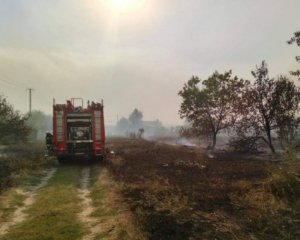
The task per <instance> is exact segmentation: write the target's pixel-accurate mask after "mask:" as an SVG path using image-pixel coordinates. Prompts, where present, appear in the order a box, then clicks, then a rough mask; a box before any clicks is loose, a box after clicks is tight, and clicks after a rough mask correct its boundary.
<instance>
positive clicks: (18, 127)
mask: <svg viewBox="0 0 300 240" xmlns="http://www.w3.org/2000/svg"><path fill="white" fill-rule="evenodd" d="M26 119H27V118H26V117H25V116H22V115H21V114H20V113H19V112H18V111H15V110H14V109H13V107H12V105H10V104H9V103H8V102H7V101H6V99H5V98H3V97H2V96H0V143H1V144H8V143H14V142H19V141H26V140H27V137H28V135H29V133H30V128H29V127H28V126H27V125H26Z"/></svg>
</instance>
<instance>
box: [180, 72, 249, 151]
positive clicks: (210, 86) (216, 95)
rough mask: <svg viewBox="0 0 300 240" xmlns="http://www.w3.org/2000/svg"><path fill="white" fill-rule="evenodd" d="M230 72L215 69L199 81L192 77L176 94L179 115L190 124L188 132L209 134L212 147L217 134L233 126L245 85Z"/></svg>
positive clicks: (198, 134)
mask: <svg viewBox="0 0 300 240" xmlns="http://www.w3.org/2000/svg"><path fill="white" fill-rule="evenodd" d="M231 75H232V71H231V70H230V71H228V72H225V73H224V74H221V73H218V72H217V71H216V72H214V73H213V74H212V75H211V76H210V77H208V79H206V80H204V81H202V82H201V80H200V79H199V78H198V77H195V76H193V77H192V78H191V79H190V80H189V81H188V82H187V83H185V84H184V87H183V89H182V90H181V91H180V92H179V93H178V94H179V95H180V96H181V97H182V98H183V102H182V103H181V107H180V111H179V114H180V117H181V118H185V119H186V120H187V121H188V122H189V123H190V125H191V131H189V132H193V135H194V136H197V137H199V136H203V135H205V136H210V137H211V138H212V149H214V148H215V145H216V141H217V134H218V133H219V132H220V131H221V130H224V129H228V128H230V127H232V126H233V125H234V123H235V121H236V119H237V111H236V105H237V103H238V102H239V99H240V95H241V90H242V89H243V87H244V86H245V84H249V82H248V81H244V80H243V79H238V78H237V77H233V78H232V76H231ZM199 83H201V85H202V88H201V89H200V88H199V86H198V84H199Z"/></svg>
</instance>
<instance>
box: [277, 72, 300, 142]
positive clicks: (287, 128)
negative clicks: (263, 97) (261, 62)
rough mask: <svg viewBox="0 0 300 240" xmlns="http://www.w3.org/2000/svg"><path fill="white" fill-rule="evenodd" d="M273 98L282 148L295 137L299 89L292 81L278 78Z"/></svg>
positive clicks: (299, 96)
mask: <svg viewBox="0 0 300 240" xmlns="http://www.w3.org/2000/svg"><path fill="white" fill-rule="evenodd" d="M274 97H275V102H276V106H277V109H276V124H277V128H278V130H277V133H278V136H279V138H280V141H281V145H282V147H283V144H284V143H287V144H289V143H291V142H292V141H293V140H294V139H295V136H296V131H297V128H298V125H299V118H298V117H297V116H296V113H297V112H298V106H299V101H300V95H299V88H297V87H296V86H295V84H294V82H293V81H290V80H289V79H288V78H286V77H284V76H280V77H279V78H278V79H277V81H276V86H275V91H274Z"/></svg>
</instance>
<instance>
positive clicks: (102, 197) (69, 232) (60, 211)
mask: <svg viewBox="0 0 300 240" xmlns="http://www.w3.org/2000/svg"><path fill="white" fill-rule="evenodd" d="M112 185H113V183H112V181H111V180H110V179H109V176H108V174H107V171H106V170H105V169H104V168H103V166H102V165H101V164H99V163H95V164H86V165H82V164H78V163H77V164H76V163H75V164H70V165H58V166H57V167H55V168H51V169H48V170H46V171H45V172H44V174H43V176H41V178H40V179H39V180H36V181H35V183H34V184H31V185H27V186H23V187H20V188H16V189H10V191H9V193H8V194H4V196H2V198H0V203H2V208H1V209H0V220H1V225H0V226H1V227H0V239H1V240H14V239H18V240H20V239H24V240H27V239H28V240H29V239H30V240H34V239H36V240H42V239H58V240H59V239H72V240H73V239H84V240H90V239H134V238H130V235H131V233H130V229H129V230H128V229H126V228H125V225H126V224H127V223H128V221H130V219H129V218H128V217H124V212H128V211H127V210H126V209H124V208H123V207H122V206H121V204H117V203H116V201H115V200H114V199H113V195H114V194H115V193H114V190H113V189H114V188H113V187H112ZM18 199H19V200H18ZM14 203H15V204H17V206H13V204H14ZM5 205H6V206H5ZM5 208H6V209H7V208H9V209H14V210H12V211H10V212H9V213H7V214H6V215H5V218H4V217H3V216H2V218H1V215H3V212H4V209H5ZM1 210H2V212H1ZM127 215H128V214H127ZM129 225H130V222H129ZM131 229H132V228H131ZM128 236H129V237H128Z"/></svg>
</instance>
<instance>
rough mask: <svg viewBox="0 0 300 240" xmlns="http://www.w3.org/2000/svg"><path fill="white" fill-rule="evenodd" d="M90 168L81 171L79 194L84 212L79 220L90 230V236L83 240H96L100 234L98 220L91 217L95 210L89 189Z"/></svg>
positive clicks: (80, 214) (87, 235)
mask: <svg viewBox="0 0 300 240" xmlns="http://www.w3.org/2000/svg"><path fill="white" fill-rule="evenodd" d="M90 171H91V168H90V167H84V168H83V169H82V171H81V177H80V188H79V189H78V194H79V197H80V199H81V201H82V202H81V204H82V211H81V212H80V213H79V219H80V221H81V222H83V223H84V224H85V227H86V228H87V229H88V232H89V233H88V234H86V235H85V236H84V237H83V240H90V239H94V237H95V236H96V235H97V233H98V232H100V230H99V227H98V226H95V225H97V219H95V218H93V217H91V214H92V212H93V211H94V210H95V209H94V208H93V206H92V199H91V197H90V194H91V193H90V190H89V189H88V187H89V183H90Z"/></svg>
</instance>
